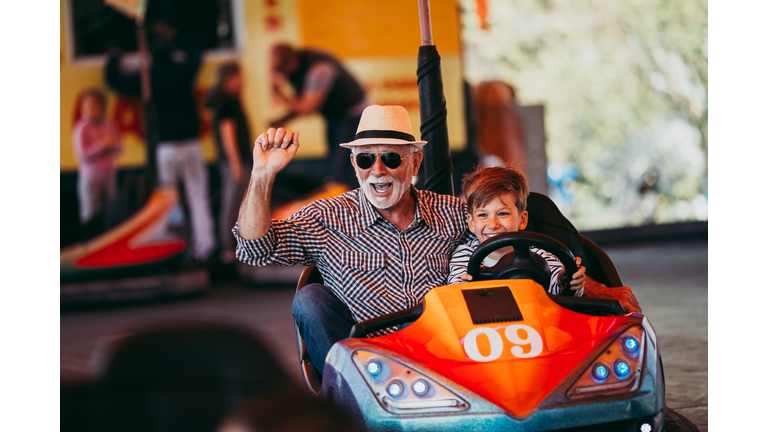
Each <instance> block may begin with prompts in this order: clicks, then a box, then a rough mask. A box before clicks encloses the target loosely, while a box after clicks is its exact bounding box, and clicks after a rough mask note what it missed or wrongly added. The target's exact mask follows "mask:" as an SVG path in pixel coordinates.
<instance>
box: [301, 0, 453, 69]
mask: <svg viewBox="0 0 768 432" xmlns="http://www.w3.org/2000/svg"><path fill="white" fill-rule="evenodd" d="M299 5H300V7H299V18H300V26H301V36H302V40H303V41H304V44H305V45H306V46H311V47H315V48H321V49H325V50H328V51H331V52H333V53H335V54H336V55H338V56H340V57H370V56H405V55H408V56H414V58H415V56H416V54H417V53H418V50H419V46H420V45H421V31H420V28H419V8H418V2H417V1H416V0H387V1H374V0H365V1H350V0H299ZM430 8H431V16H432V37H433V39H434V44H435V45H436V46H437V49H438V51H439V52H440V54H441V55H442V54H454V53H458V52H459V47H460V36H459V29H460V22H459V16H458V5H457V4H456V2H455V1H454V0H432V1H431V2H430Z"/></svg>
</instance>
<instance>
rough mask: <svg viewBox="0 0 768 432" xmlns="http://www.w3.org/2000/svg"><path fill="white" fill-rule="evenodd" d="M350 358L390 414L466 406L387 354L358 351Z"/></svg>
mask: <svg viewBox="0 0 768 432" xmlns="http://www.w3.org/2000/svg"><path fill="white" fill-rule="evenodd" d="M352 360H353V362H354V363H355V366H357V368H358V370H359V371H360V374H361V375H362V376H363V378H364V379H365V382H366V383H367V384H368V386H369V387H370V389H371V392H373V395H374V396H375V397H376V399H377V400H378V401H379V404H380V405H381V406H382V408H384V409H385V410H387V411H389V412H391V413H393V414H414V413H424V412H455V411H465V410H467V409H469V404H468V403H467V402H466V401H465V400H464V399H462V398H460V397H459V396H457V395H456V394H455V393H453V392H452V391H450V390H448V389H447V388H445V386H443V385H442V384H440V383H438V382H437V381H435V380H433V379H431V378H429V377H427V376H425V375H424V374H421V373H419V372H417V371H416V370H414V369H413V368H411V367H409V366H407V365H405V364H403V363H401V362H399V361H397V360H394V359H392V358H390V357H388V356H385V355H382V354H379V353H375V352H373V351H368V350H357V351H355V352H354V353H352Z"/></svg>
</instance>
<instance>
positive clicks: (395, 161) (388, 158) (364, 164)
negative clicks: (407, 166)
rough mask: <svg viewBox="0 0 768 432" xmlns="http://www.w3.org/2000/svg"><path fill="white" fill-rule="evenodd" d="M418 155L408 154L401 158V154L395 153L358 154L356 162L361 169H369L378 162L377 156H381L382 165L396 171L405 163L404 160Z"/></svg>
mask: <svg viewBox="0 0 768 432" xmlns="http://www.w3.org/2000/svg"><path fill="white" fill-rule="evenodd" d="M414 153H416V152H415V151H413V152H410V153H408V154H407V155H405V156H402V157H401V156H400V154H399V153H394V152H386V153H358V154H357V156H355V162H357V166H358V167H360V169H368V168H370V167H371V166H373V164H374V163H375V162H376V155H379V157H380V158H381V163H383V164H384V165H386V166H387V168H390V169H395V168H398V167H399V166H400V164H401V163H403V158H406V157H408V156H410V155H412V154H414Z"/></svg>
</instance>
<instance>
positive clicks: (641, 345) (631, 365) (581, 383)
mask: <svg viewBox="0 0 768 432" xmlns="http://www.w3.org/2000/svg"><path fill="white" fill-rule="evenodd" d="M644 351H645V333H644V331H643V328H642V327H640V326H632V327H630V328H628V329H627V330H625V331H624V332H623V333H622V334H621V335H620V336H619V337H618V338H616V339H615V340H614V341H613V342H612V343H611V344H610V345H608V347H607V348H605V349H604V350H603V352H602V353H600V355H599V356H598V357H597V358H596V359H595V360H594V361H593V362H592V363H591V364H590V365H589V368H587V370H586V371H584V373H582V374H581V375H580V376H579V378H578V379H577V380H576V381H575V382H574V383H573V385H572V386H571V388H570V389H568V392H567V393H566V396H567V397H568V398H571V399H575V398H580V397H590V396H598V395H606V394H616V393H625V392H631V391H634V390H637V388H638V387H639V386H640V377H641V376H642V366H643V352H644Z"/></svg>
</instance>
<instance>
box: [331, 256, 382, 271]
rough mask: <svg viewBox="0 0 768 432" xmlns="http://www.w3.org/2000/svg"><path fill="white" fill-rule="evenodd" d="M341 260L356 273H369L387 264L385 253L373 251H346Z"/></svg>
mask: <svg viewBox="0 0 768 432" xmlns="http://www.w3.org/2000/svg"><path fill="white" fill-rule="evenodd" d="M341 261H342V263H343V264H344V267H346V268H347V269H348V270H351V271H354V272H356V273H369V272H375V271H377V270H380V269H383V268H384V267H385V266H386V259H385V258H384V254H380V253H372V252H357V251H344V252H343V253H342V254H341Z"/></svg>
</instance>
